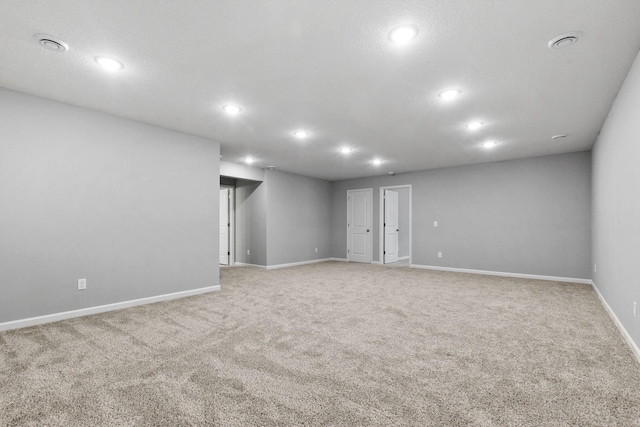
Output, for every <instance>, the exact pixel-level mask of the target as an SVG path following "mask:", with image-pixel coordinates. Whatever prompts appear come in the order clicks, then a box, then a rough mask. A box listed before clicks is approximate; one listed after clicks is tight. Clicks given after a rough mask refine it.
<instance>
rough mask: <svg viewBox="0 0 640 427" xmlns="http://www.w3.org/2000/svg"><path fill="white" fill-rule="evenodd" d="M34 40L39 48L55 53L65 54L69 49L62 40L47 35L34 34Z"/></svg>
mask: <svg viewBox="0 0 640 427" xmlns="http://www.w3.org/2000/svg"><path fill="white" fill-rule="evenodd" d="M35 37H36V40H38V43H40V46H42V47H44V48H47V49H49V50H53V51H56V52H66V51H67V50H68V49H69V45H68V44H66V43H65V42H63V41H62V40H60V39H58V38H56V37H53V36H50V35H48V34H36V36H35Z"/></svg>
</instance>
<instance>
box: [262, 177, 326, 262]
mask: <svg viewBox="0 0 640 427" xmlns="http://www.w3.org/2000/svg"><path fill="white" fill-rule="evenodd" d="M265 179H266V184H267V200H268V204H267V265H269V266H275V265H282V264H289V263H296V262H303V261H310V260H315V259H323V258H328V257H329V254H330V247H329V242H330V240H329V233H328V230H330V229H331V218H330V216H331V184H330V183H329V182H328V181H324V180H320V179H316V178H309V177H305V176H301V175H295V174H291V173H286V172H280V171H269V170H267V171H266V172H265ZM315 248H318V252H315Z"/></svg>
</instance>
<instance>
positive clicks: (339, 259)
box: [329, 258, 349, 262]
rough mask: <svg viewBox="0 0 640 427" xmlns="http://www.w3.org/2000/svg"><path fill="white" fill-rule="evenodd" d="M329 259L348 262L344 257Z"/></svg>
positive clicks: (330, 259)
mask: <svg viewBox="0 0 640 427" xmlns="http://www.w3.org/2000/svg"><path fill="white" fill-rule="evenodd" d="M329 261H338V262H349V260H348V259H346V258H329Z"/></svg>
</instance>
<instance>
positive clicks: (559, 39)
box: [548, 31, 582, 49]
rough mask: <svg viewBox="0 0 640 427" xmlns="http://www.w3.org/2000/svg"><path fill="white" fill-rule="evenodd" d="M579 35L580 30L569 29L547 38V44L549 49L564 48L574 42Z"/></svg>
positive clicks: (580, 35) (580, 33) (580, 34)
mask: <svg viewBox="0 0 640 427" xmlns="http://www.w3.org/2000/svg"><path fill="white" fill-rule="evenodd" d="M580 37H582V32H581V31H570V32H568V33H564V34H560V35H559V36H556V37H554V38H552V39H551V40H549V43H548V46H549V48H550V49H564V48H565V47H569V46H573V45H574V44H576V42H577V41H578V40H579V39H580Z"/></svg>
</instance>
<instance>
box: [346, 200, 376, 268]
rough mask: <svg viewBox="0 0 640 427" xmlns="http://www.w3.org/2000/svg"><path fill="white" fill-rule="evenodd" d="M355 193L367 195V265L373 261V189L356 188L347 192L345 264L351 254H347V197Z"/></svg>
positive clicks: (348, 211) (348, 205) (348, 212)
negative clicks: (362, 192)
mask: <svg viewBox="0 0 640 427" xmlns="http://www.w3.org/2000/svg"><path fill="white" fill-rule="evenodd" d="M356 191H366V192H368V193H369V212H368V214H369V218H368V222H369V226H370V228H369V230H371V231H370V232H369V233H367V247H368V250H367V252H368V256H369V263H371V262H372V261H373V245H372V242H373V237H372V234H373V188H358V189H351V190H347V262H349V261H351V254H350V253H349V250H350V247H349V214H350V209H351V207H350V204H349V197H350V195H351V193H355V192H356Z"/></svg>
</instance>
